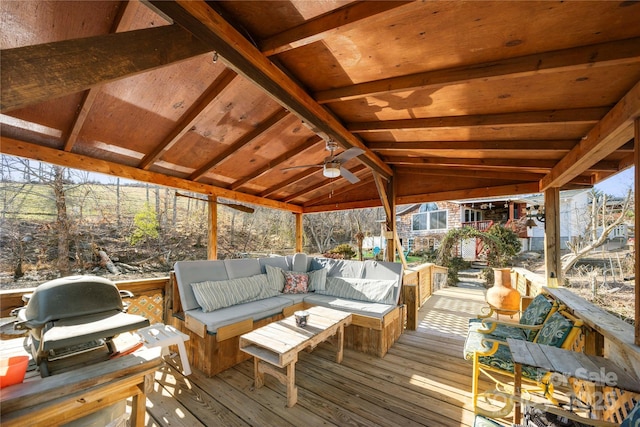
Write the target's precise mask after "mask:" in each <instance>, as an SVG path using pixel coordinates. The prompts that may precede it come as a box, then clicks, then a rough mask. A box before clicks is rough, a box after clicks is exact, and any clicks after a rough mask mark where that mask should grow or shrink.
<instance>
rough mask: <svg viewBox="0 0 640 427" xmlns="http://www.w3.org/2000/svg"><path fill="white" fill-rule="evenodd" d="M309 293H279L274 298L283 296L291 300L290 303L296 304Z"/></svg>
mask: <svg viewBox="0 0 640 427" xmlns="http://www.w3.org/2000/svg"><path fill="white" fill-rule="evenodd" d="M307 295H309V294H308V293H306V294H280V295H278V296H277V297H276V298H285V299H287V300H289V301H291V303H292V304H298V303H301V302H303V301H304V298H305V297H306V296H307Z"/></svg>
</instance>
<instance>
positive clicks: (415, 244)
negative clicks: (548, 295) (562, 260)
mask: <svg viewBox="0 0 640 427" xmlns="http://www.w3.org/2000/svg"><path fill="white" fill-rule="evenodd" d="M590 193H591V190H568V191H561V192H560V202H561V203H560V242H561V248H562V249H566V248H567V242H568V241H576V240H577V239H580V238H581V236H583V235H584V234H585V230H586V229H587V226H588V225H589V219H590V216H591V214H590V209H591V197H590ZM544 219H545V217H544V196H543V195H542V194H532V195H525V196H522V195H520V196H505V197H501V198H481V199H468V200H454V201H447V202H437V203H436V202H430V203H422V204H412V205H404V206H399V207H398V209H397V211H396V221H397V230H398V237H399V238H400V243H401V245H402V247H403V248H404V249H405V251H409V252H415V251H429V250H433V249H437V248H438V247H439V246H440V242H441V241H442V239H443V238H444V236H445V234H446V233H447V232H448V231H449V230H451V229H455V228H461V227H465V226H469V227H474V228H476V229H478V230H481V231H485V230H488V229H489V228H490V227H491V226H493V225H494V224H500V225H503V226H505V227H507V228H510V229H512V230H513V231H514V232H516V234H517V235H518V237H519V238H520V239H521V243H522V250H523V251H540V252H541V251H544V225H545V221H544ZM626 230H627V227H626V226H624V225H622V226H620V227H618V228H617V229H616V230H614V232H613V233H612V234H611V236H610V239H609V240H610V241H612V240H614V239H617V240H620V241H625V242H626V237H627V231H626ZM617 240H616V241H617ZM611 244H613V243H611ZM481 251H482V242H481V241H480V240H479V239H470V240H468V241H465V242H462V244H461V245H460V248H459V251H458V252H459V255H460V256H461V257H462V258H464V259H467V260H475V259H477V258H478V256H479V254H480V253H481Z"/></svg>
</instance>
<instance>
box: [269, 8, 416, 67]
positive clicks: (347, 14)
mask: <svg viewBox="0 0 640 427" xmlns="http://www.w3.org/2000/svg"><path fill="white" fill-rule="evenodd" d="M407 3H412V2H411V1H375V2H372V1H359V2H354V3H350V4H348V5H346V6H343V7H341V8H339V9H336V10H333V11H331V12H328V13H325V14H324V15H320V16H318V17H316V18H313V19H311V20H309V21H307V22H305V23H304V24H301V25H298V26H297V27H294V28H291V29H288V30H286V31H283V32H281V33H279V34H276V35H274V36H271V37H269V38H266V39H264V40H262V41H260V42H258V46H259V47H260V50H261V51H262V53H264V54H265V55H267V56H271V55H276V54H278V53H282V52H286V51H288V50H291V49H295V48H298V47H302V46H306V45H308V44H311V43H314V42H317V41H320V40H322V39H324V38H325V37H327V36H330V35H332V34H334V33H336V32H338V31H348V30H349V29H351V28H352V27H353V24H355V23H357V22H358V21H361V20H363V19H366V18H370V17H372V16H374V15H378V14H381V13H384V12H388V11H390V10H391V9H395V8H397V7H399V6H404V5H405V4H407Z"/></svg>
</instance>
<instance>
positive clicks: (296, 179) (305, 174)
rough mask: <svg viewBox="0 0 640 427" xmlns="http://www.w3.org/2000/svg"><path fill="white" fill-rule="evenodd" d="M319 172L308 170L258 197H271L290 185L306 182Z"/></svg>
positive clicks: (270, 188)
mask: <svg viewBox="0 0 640 427" xmlns="http://www.w3.org/2000/svg"><path fill="white" fill-rule="evenodd" d="M318 172H319V170H318V169H311V168H309V169H307V170H305V171H303V172H300V173H298V174H296V175H294V176H292V177H291V178H289V179H286V180H284V181H282V182H280V183H278V184H276V185H274V186H271V187H269V188H267V189H266V190H264V191H262V192H261V193H260V194H258V196H260V197H269V196H271V195H272V194H273V193H276V192H278V191H280V190H282V189H283V188H286V187H288V186H290V185H293V184H295V183H297V182H300V181H302V180H305V179H307V178H308V177H310V176H311V175H313V174H315V173H318Z"/></svg>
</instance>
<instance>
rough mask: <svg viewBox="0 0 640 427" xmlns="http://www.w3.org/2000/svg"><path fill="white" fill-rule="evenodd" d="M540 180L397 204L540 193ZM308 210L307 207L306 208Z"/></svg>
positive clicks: (407, 198) (418, 197)
mask: <svg viewBox="0 0 640 427" xmlns="http://www.w3.org/2000/svg"><path fill="white" fill-rule="evenodd" d="M539 185H540V184H539V182H527V183H519V184H509V185H499V186H496V187H481V188H471V189H465V190H451V191H441V192H435V193H429V194H412V195H408V196H398V197H397V204H398V205H405V204H411V203H426V202H438V201H441V200H464V199H475V198H479V197H488V196H491V197H499V196H512V195H514V194H531V193H539V192H540V189H539ZM305 212H306V209H305Z"/></svg>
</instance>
